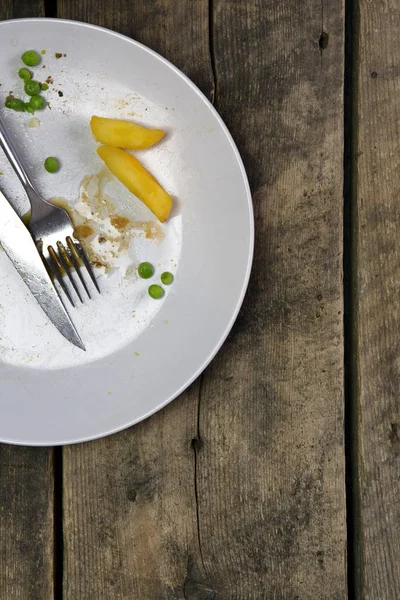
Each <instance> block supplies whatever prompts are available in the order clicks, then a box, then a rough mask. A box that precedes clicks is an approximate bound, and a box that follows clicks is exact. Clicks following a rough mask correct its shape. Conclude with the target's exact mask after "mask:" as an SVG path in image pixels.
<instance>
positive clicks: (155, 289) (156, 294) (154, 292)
mask: <svg viewBox="0 0 400 600" xmlns="http://www.w3.org/2000/svg"><path fill="white" fill-rule="evenodd" d="M149 296H151V297H152V298H154V300H159V299H160V298H162V297H163V296H164V290H163V289H162V287H161V286H160V285H157V284H156V283H155V284H153V285H151V286H150V287H149Z"/></svg>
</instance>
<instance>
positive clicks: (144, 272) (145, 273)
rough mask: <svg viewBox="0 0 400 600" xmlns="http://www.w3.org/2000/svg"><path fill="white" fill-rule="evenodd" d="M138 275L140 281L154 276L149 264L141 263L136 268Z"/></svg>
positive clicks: (152, 268)
mask: <svg viewBox="0 0 400 600" xmlns="http://www.w3.org/2000/svg"><path fill="white" fill-rule="evenodd" d="M138 273H139V277H141V278H142V279H150V277H152V276H153V275H154V267H153V265H152V264H150V263H149V262H142V263H140V265H139V266H138Z"/></svg>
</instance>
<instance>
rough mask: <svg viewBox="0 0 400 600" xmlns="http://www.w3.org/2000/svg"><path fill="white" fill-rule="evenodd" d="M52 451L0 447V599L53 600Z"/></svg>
mask: <svg viewBox="0 0 400 600" xmlns="http://www.w3.org/2000/svg"><path fill="white" fill-rule="evenodd" d="M43 15H44V3H43V1H42V0H32V1H27V0H25V1H19V0H17V1H15V0H14V1H12V0H5V1H4V0H3V1H2V2H1V3H0V20H4V19H12V18H22V17H35V16H36V17H37V16H43ZM53 571H54V567H53V451H52V450H51V449H48V448H24V447H17V446H8V445H4V444H1V445H0V600H17V599H20V600H25V599H27V598H29V600H50V599H51V600H52V599H53V597H54V594H53Z"/></svg>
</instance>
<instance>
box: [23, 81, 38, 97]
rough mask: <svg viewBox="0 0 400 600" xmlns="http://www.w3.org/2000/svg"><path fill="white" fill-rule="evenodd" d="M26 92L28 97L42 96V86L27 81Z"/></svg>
mask: <svg viewBox="0 0 400 600" xmlns="http://www.w3.org/2000/svg"><path fill="white" fill-rule="evenodd" d="M24 90H25V93H26V94H28V96H37V95H38V94H40V85H39V83H38V82H37V81H32V80H29V81H25V85H24Z"/></svg>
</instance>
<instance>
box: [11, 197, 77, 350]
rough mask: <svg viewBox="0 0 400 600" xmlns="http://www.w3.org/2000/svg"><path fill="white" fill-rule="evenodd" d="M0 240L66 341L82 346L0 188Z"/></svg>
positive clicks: (18, 219)
mask: <svg viewBox="0 0 400 600" xmlns="http://www.w3.org/2000/svg"><path fill="white" fill-rule="evenodd" d="M0 243H1V245H2V247H3V249H4V251H5V252H6V254H7V256H8V257H9V258H10V260H11V261H12V262H13V264H14V267H15V268H16V270H17V271H18V273H19V274H20V275H21V277H22V279H23V280H24V282H25V283H26V285H27V286H28V288H29V289H30V291H31V292H32V294H33V295H34V297H35V298H36V300H37V302H38V303H39V305H40V306H41V307H42V309H43V310H44V312H45V313H46V315H47V316H48V317H49V319H50V320H51V321H52V323H54V325H55V326H56V327H57V329H58V330H59V331H60V333H62V335H63V336H64V337H65V338H66V339H67V340H68V341H70V342H71V343H72V344H74V345H75V346H78V348H81V349H82V350H85V346H84V344H83V342H82V340H81V338H80V336H79V334H78V332H77V330H76V329H75V326H74V324H73V322H72V321H71V319H70V317H69V315H68V313H67V311H66V309H65V307H64V305H63V303H62V301H61V298H60V296H59V294H58V292H57V290H56V289H55V287H54V286H53V283H52V281H51V278H50V276H49V274H48V272H47V269H46V267H45V265H44V263H43V260H42V258H41V256H40V254H39V252H38V251H37V248H36V245H35V242H34V240H33V238H32V236H31V234H30V233H29V231H28V229H27V228H26V227H25V225H24V223H23V222H22V221H21V219H20V218H19V216H18V215H17V213H16V212H15V211H14V209H13V208H12V206H11V204H10V203H9V202H8V200H7V198H6V197H5V196H4V195H3V193H2V192H0Z"/></svg>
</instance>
